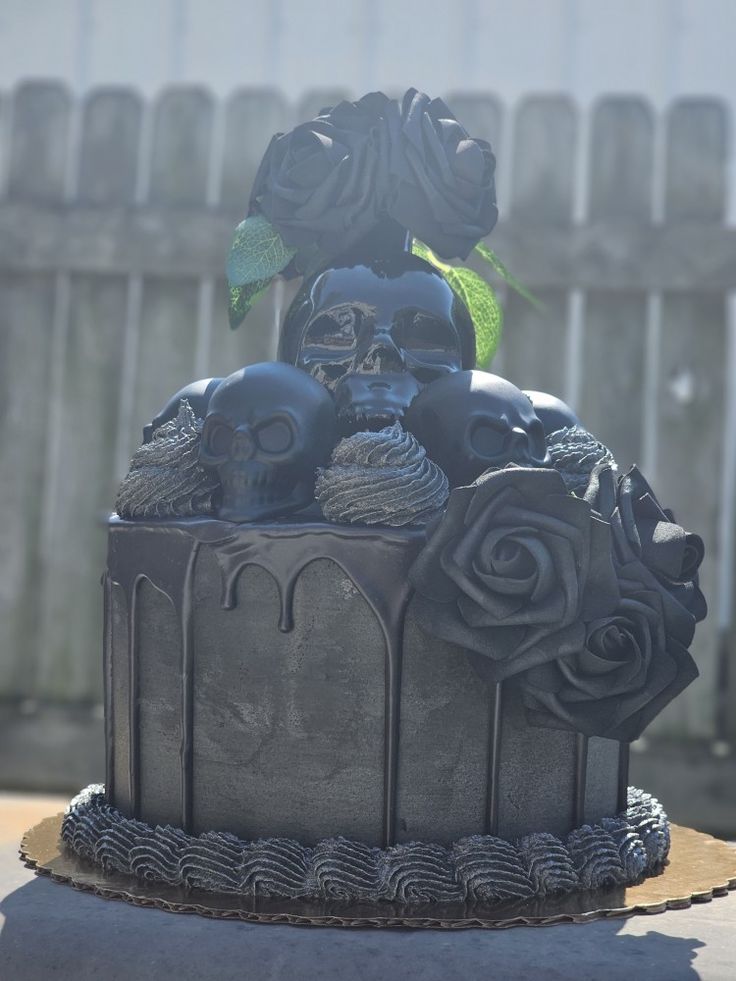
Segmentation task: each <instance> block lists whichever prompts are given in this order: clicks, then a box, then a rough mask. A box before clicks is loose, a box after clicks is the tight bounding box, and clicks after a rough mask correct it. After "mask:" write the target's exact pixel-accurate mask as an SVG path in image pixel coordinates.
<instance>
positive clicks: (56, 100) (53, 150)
mask: <svg viewBox="0 0 736 981" xmlns="http://www.w3.org/2000/svg"><path fill="white" fill-rule="evenodd" d="M70 114H71V101H70V98H69V93H68V92H67V90H66V89H65V88H64V86H62V85H59V84H57V83H55V82H26V83H25V84H23V85H20V86H19V87H18V89H17V91H16V93H15V97H14V99H13V123H12V129H11V143H10V160H9V167H8V171H9V173H8V196H9V197H11V198H14V199H15V200H18V201H21V200H22V201H39V202H43V203H55V202H58V201H61V199H62V198H63V196H64V190H65V179H66V164H67V152H68V137H69V118H70Z"/></svg>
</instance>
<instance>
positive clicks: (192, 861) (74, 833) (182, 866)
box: [61, 784, 669, 904]
mask: <svg viewBox="0 0 736 981" xmlns="http://www.w3.org/2000/svg"><path fill="white" fill-rule="evenodd" d="M104 793H105V791H104V787H103V786H102V785H101V784H93V785H92V786H90V787H87V789H86V790H83V791H82V792H81V793H80V794H79V795H78V796H77V797H75V798H74V800H73V801H72V802H71V804H70V805H69V807H68V809H67V812H66V815H65V816H64V821H63V824H62V830H61V836H62V839H63V841H64V842H65V843H66V845H67V846H68V847H69V848H70V849H72V851H74V852H76V854H77V855H79V856H81V857H83V858H86V859H88V860H90V861H92V862H95V863H97V864H98V865H101V866H102V867H103V868H104V869H106V870H115V871H117V872H123V873H127V874H130V875H136V876H138V877H139V878H142V879H147V880H150V881H156V882H164V883H166V884H168V885H174V886H181V885H183V886H185V887H188V888H197V889H206V890H210V891H216V892H232V893H236V894H239V895H242V896H286V897H290V898H294V899H297V898H313V899H314V898H317V899H323V900H338V901H339V900H346V901H355V900H371V901H376V900H388V901H392V902H399V903H406V904H417V903H432V902H477V903H483V904H493V903H496V902H511V901H520V902H521V901H524V900H527V899H532V898H535V897H542V896H545V895H550V894H556V893H566V892H574V891H576V890H583V889H601V888H605V887H608V886H621V885H632V884H633V883H635V882H638V881H639V880H640V879H641V878H642V877H643V876H645V875H647V874H651V873H653V872H656V871H658V870H659V869H660V868H661V867H662V865H663V863H664V861H665V859H666V858H667V852H668V850H669V826H668V823H667V817H666V815H665V813H664V811H663V810H662V807H661V805H660V804H659V802H658V801H656V800H655V799H654V798H653V797H651V796H650V795H649V794H645V793H643V792H642V791H641V790H635V789H633V788H630V789H629V799H628V807H627V809H626V811H624V812H623V813H621V814H619V815H617V816H616V817H613V818H604V819H603V820H602V821H601V822H600V824H596V825H584V826H583V827H581V828H577V829H575V830H574V831H571V832H570V834H569V835H567V837H566V838H565V839H564V840H560V839H559V838H556V837H555V836H554V835H551V834H547V833H539V834H531V835H526V836H525V837H523V838H521V839H519V840H518V841H515V842H510V841H505V840H504V839H502V838H495V837H493V836H492V835H472V836H470V837H467V838H461V839H460V840H458V841H456V842H455V843H454V844H452V845H451V846H450V847H448V848H445V847H444V846H442V845H437V844H432V843H428V842H410V843H408V844H401V845H393V846H392V847H390V848H387V849H385V850H384V849H380V848H372V847H370V846H368V845H366V844H363V843H362V842H358V841H352V840H350V839H348V838H343V837H337V838H328V839H325V840H323V841H320V842H319V843H318V844H317V845H316V846H314V847H307V846H304V845H301V844H300V843H299V842H296V841H291V840H290V839H286V838H262V839H258V840H257V841H250V842H249V841H242V840H241V839H239V838H236V837H235V836H234V835H231V834H227V833H225V832H217V831H210V832H205V833H204V834H201V835H198V836H194V835H188V834H186V833H185V832H184V831H182V830H180V829H178V828H172V827H168V826H166V827H162V826H158V827H155V828H153V827H151V826H150V825H147V824H144V823H143V822H142V821H136V820H133V819H131V818H126V817H124V816H123V815H122V814H121V813H120V812H119V811H117V810H115V808H113V807H111V806H110V805H108V804H106V803H105V796H104Z"/></svg>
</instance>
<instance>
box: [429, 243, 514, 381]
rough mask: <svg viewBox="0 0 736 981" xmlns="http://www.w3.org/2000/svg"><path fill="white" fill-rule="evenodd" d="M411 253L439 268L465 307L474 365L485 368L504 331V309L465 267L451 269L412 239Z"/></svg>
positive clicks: (490, 291)
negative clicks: (471, 333) (471, 332)
mask: <svg viewBox="0 0 736 981" xmlns="http://www.w3.org/2000/svg"><path fill="white" fill-rule="evenodd" d="M412 252H413V253H414V255H418V256H419V257H420V258H421V259H425V260H426V261H427V262H429V263H430V264H431V265H433V266H434V267H435V268H436V269H438V270H439V271H440V272H441V273H442V275H443V276H444V277H445V279H446V280H447V282H448V283H449V284H450V286H451V287H452V289H453V291H454V293H455V295H456V296H458V297H459V298H460V299H461V300H462V301H463V303H464V304H465V306H466V307H467V308H468V313H469V314H470V317H471V319H472V321H473V327H474V328H475V363H476V365H477V367H478V368H487V367H488V365H489V364H490V363H491V360H492V358H493V355H494V354H495V353H496V349H497V347H498V344H499V341H500V340H501V331H502V329H503V310H502V309H501V305H500V303H499V302H498V298H497V296H496V294H495V293H494V292H493V290H492V289H491V287H490V286H489V285H488V283H487V282H486V281H485V280H484V279H483V278H482V277H481V276H479V275H478V273H477V272H474V271H473V270H472V269H467V268H466V267H465V266H450V265H448V263H446V262H443V261H442V260H441V259H440V258H438V257H437V256H436V255H435V254H434V252H432V250H431V249H430V248H429V247H428V246H426V245H425V244H424V242H420V241H419V240H418V239H416V238H415V239H414V241H413V243H412Z"/></svg>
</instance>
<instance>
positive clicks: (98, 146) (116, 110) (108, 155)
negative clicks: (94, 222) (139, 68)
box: [77, 89, 143, 205]
mask: <svg viewBox="0 0 736 981" xmlns="http://www.w3.org/2000/svg"><path fill="white" fill-rule="evenodd" d="M142 114H143V106H142V103H141V99H140V96H138V95H137V94H136V93H134V92H131V91H128V90H126V89H102V90H101V91H98V92H93V93H92V94H91V95H90V96H89V98H88V99H87V100H86V102H85V105H84V112H83V118H82V137H81V150H80V158H79V182H78V191H77V198H78V200H79V201H83V202H85V203H86V204H96V205H104V204H109V205H114V204H119V205H123V204H132V203H133V199H134V195H135V182H136V171H137V162H138V143H139V140H140V130H141V117H142Z"/></svg>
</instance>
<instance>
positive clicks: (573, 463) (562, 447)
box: [547, 426, 616, 496]
mask: <svg viewBox="0 0 736 981" xmlns="http://www.w3.org/2000/svg"><path fill="white" fill-rule="evenodd" d="M547 449H548V450H549V455H550V457H551V459H552V466H553V467H554V468H555V470H557V471H559V473H560V474H561V475H562V479H563V480H564V481H565V485H566V486H567V489H568V490H569V491H571V492H572V493H573V494H577V495H578V496H582V494H583V492H584V491H585V488H586V487H587V486H588V480H589V479H590V475H591V473H592V472H593V470H594V469H595V467H596V466H597V465H598V464H599V463H608V464H610V465H611V466H612V467H613V468H614V470H615V469H616V461H615V460H614V458H613V454H612V453H611V451H610V450H609V449H608V447H607V446H604V445H603V443H601V442H599V441H598V440H597V439H596V438H595V436H593V435H591V433H589V432H588V431H587V429H583V428H582V426H569V427H568V428H567V429H558V430H557V431H556V432H554V433H550V434H549V436H547Z"/></svg>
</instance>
